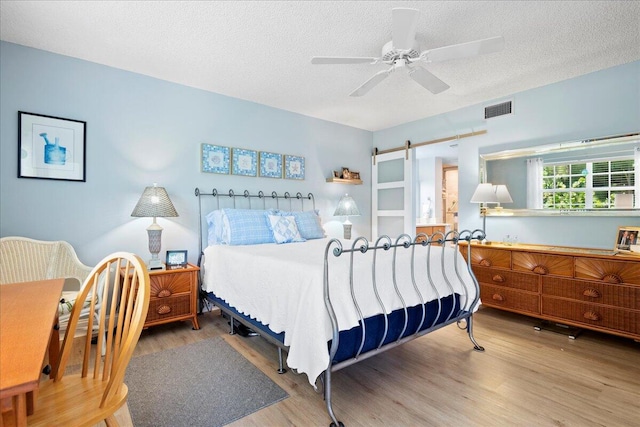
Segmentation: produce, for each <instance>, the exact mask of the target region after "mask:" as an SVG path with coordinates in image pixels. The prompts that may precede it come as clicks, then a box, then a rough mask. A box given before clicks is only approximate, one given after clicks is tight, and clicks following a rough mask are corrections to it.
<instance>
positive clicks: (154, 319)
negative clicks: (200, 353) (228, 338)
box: [144, 264, 200, 329]
mask: <svg viewBox="0 0 640 427" xmlns="http://www.w3.org/2000/svg"><path fill="white" fill-rule="evenodd" d="M199 271H200V268H198V267H197V266H195V265H193V264H187V267H185V268H179V269H174V270H155V271H149V279H150V282H151V298H150V299H149V312H148V313H147V320H146V321H145V322H144V327H145V328H147V327H149V326H155V325H161V324H163V323H169V322H176V321H178V320H191V322H192V323H193V329H200V325H198V318H197V317H196V316H197V310H198V304H197V298H198V272H199Z"/></svg>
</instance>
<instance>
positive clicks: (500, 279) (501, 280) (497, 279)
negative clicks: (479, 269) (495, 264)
mask: <svg viewBox="0 0 640 427" xmlns="http://www.w3.org/2000/svg"><path fill="white" fill-rule="evenodd" d="M491 280H493V281H494V282H498V283H504V282H505V279H504V276H503V275H501V274H496V275H495V276H493V277H492V278H491Z"/></svg>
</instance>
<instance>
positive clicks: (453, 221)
mask: <svg viewBox="0 0 640 427" xmlns="http://www.w3.org/2000/svg"><path fill="white" fill-rule="evenodd" d="M442 218H443V219H444V222H445V223H447V224H450V225H451V229H452V230H455V231H458V166H455V165H443V167H442Z"/></svg>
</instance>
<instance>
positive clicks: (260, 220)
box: [221, 209, 275, 245]
mask: <svg viewBox="0 0 640 427" xmlns="http://www.w3.org/2000/svg"><path fill="white" fill-rule="evenodd" d="M222 212H223V218H222V220H223V221H222V222H223V231H222V239H221V240H222V243H224V244H227V245H258V244H261V243H273V242H274V240H273V233H272V232H271V229H270V228H269V224H268V223H267V222H268V221H267V218H266V215H265V214H274V213H275V211H274V210H273V209H269V210H266V211H265V210H258V209H222Z"/></svg>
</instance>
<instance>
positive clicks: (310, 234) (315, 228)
mask: <svg viewBox="0 0 640 427" xmlns="http://www.w3.org/2000/svg"><path fill="white" fill-rule="evenodd" d="M278 215H282V216H293V217H294V218H295V219H296V225H297V226H298V230H299V231H300V235H301V236H302V238H304V239H322V238H323V237H324V229H323V228H322V224H321V223H320V215H319V212H318V210H317V209H315V210H313V211H295V212H285V211H278Z"/></svg>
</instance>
